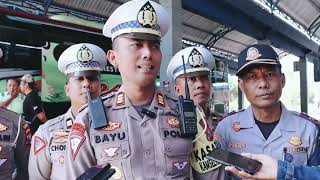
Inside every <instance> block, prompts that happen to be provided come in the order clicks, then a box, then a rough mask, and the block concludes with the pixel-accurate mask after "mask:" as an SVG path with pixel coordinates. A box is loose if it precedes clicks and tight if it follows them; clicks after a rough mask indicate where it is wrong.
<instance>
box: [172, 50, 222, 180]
mask: <svg viewBox="0 0 320 180" xmlns="http://www.w3.org/2000/svg"><path fill="white" fill-rule="evenodd" d="M182 56H183V57H184V61H185V70H186V74H185V73H184V68H183V60H182ZM214 63H215V62H214V57H213V55H212V53H211V52H210V51H209V50H207V49H206V48H204V47H196V46H193V47H187V48H185V49H183V50H181V51H179V52H177V53H176V54H175V56H174V57H173V58H172V59H171V61H170V63H169V65H168V69H167V75H168V77H172V78H174V81H175V86H174V92H175V95H177V96H179V95H183V96H185V93H186V92H185V81H187V83H188V86H189V92H190V98H191V99H192V100H193V101H194V103H195V104H196V105H197V106H199V107H200V108H201V109H202V110H203V112H204V113H203V116H201V115H200V114H199V112H198V115H197V118H198V134H197V135H196V139H195V140H194V144H193V150H192V155H191V165H192V168H193V176H194V179H210V180H211V179H223V178H224V173H223V172H224V171H223V170H220V168H219V167H220V164H219V163H217V162H215V161H213V160H210V159H207V158H206V157H205V155H206V154H207V153H208V151H210V150H212V149H213V148H215V147H216V146H215V144H214V141H213V140H214V137H213V136H214V129H215V127H216V126H217V123H218V120H217V117H215V116H214V115H213V112H210V107H209V106H210V104H209V102H210V97H211V94H212V92H211V87H212V83H211V80H210V79H211V78H210V71H211V69H212V68H213V66H214ZM200 113H201V111H200Z"/></svg>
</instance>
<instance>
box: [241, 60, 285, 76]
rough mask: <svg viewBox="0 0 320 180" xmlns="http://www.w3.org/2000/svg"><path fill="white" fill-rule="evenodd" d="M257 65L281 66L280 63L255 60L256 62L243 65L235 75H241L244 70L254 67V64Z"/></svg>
mask: <svg viewBox="0 0 320 180" xmlns="http://www.w3.org/2000/svg"><path fill="white" fill-rule="evenodd" d="M259 65H264V66H278V67H281V64H280V63H270V61H269V62H266V61H262V62H256V63H251V64H246V65H244V66H243V67H242V68H241V69H240V70H239V71H238V72H237V73H236V76H240V75H242V74H243V73H244V72H245V71H248V69H250V68H252V67H255V66H259Z"/></svg>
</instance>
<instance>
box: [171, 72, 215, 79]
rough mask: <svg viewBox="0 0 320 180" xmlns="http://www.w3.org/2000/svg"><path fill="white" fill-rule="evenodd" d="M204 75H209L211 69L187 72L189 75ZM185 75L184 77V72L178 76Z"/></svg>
mask: <svg viewBox="0 0 320 180" xmlns="http://www.w3.org/2000/svg"><path fill="white" fill-rule="evenodd" d="M202 75H209V71H196V72H191V73H187V74H186V76H187V77H195V76H202ZM183 77H184V74H181V75H180V76H178V77H177V78H183Z"/></svg>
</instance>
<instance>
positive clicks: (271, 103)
mask: <svg viewBox="0 0 320 180" xmlns="http://www.w3.org/2000/svg"><path fill="white" fill-rule="evenodd" d="M278 58H279V57H278V55H277V53H276V52H275V51H274V49H273V48H272V47H270V46H268V45H263V44H255V45H252V46H249V47H247V48H246V49H244V50H243V51H241V53H240V54H239V57H238V61H239V69H238V72H237V76H238V77H239V87H240V89H241V90H242V92H243V93H244V94H245V95H246V97H247V99H248V101H249V102H250V104H251V105H250V106H249V107H248V108H247V109H245V110H242V111H239V112H237V113H232V114H229V115H228V116H227V117H225V118H224V119H223V120H222V121H220V122H219V124H218V126H217V128H216V133H217V139H218V140H219V142H220V144H221V146H222V148H225V149H227V150H229V151H231V152H234V153H238V154H240V153H242V152H250V153H255V154H266V155H269V156H272V157H273V158H275V159H278V160H284V161H287V162H290V163H292V164H294V165H296V166H299V165H309V164H314V162H312V161H313V160H316V159H319V153H314V152H315V147H317V146H316V144H317V139H318V138H317V136H318V133H319V132H318V129H317V127H316V124H315V123H313V119H312V118H310V117H308V116H307V115H305V114H302V113H297V112H293V111H289V110H287V109H286V107H285V106H284V105H283V104H282V103H281V102H280V101H279V98H280V96H281V93H282V88H283V87H284V85H285V76H284V74H283V73H282V72H281V64H280V62H279V59H278ZM314 156H316V158H315V157H314ZM312 157H313V158H312Z"/></svg>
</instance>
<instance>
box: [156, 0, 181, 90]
mask: <svg viewBox="0 0 320 180" xmlns="http://www.w3.org/2000/svg"><path fill="white" fill-rule="evenodd" d="M159 3H160V4H161V5H162V6H163V7H164V8H165V9H166V10H167V11H168V13H169V18H170V28H169V31H168V32H167V34H166V35H165V36H164V37H163V38H162V43H161V50H162V62H161V67H160V88H161V89H166V88H165V87H164V84H165V82H166V81H169V82H170V94H172V92H173V84H174V82H173V79H171V78H168V77H167V67H168V64H169V62H170V60H171V58H172V57H173V55H174V54H175V53H176V52H178V51H179V50H181V49H182V42H181V40H182V13H183V10H182V6H181V0H159ZM167 92H168V91H167Z"/></svg>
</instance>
